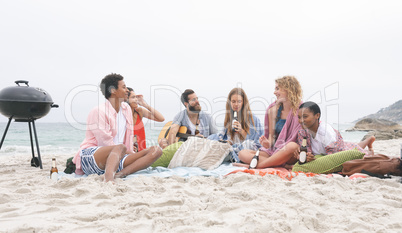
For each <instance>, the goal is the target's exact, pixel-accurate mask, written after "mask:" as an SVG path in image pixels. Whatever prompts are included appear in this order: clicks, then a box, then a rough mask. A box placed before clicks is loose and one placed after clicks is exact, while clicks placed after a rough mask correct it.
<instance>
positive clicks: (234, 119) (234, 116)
mask: <svg viewBox="0 0 402 233" xmlns="http://www.w3.org/2000/svg"><path fill="white" fill-rule="evenodd" d="M235 121H238V120H237V112H233V121H232V130H233V131H237V129H236V128H235V127H234V122H235Z"/></svg>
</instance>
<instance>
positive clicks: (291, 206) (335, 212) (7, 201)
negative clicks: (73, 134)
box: [0, 139, 402, 233]
mask: <svg viewBox="0 0 402 233" xmlns="http://www.w3.org/2000/svg"><path fill="white" fill-rule="evenodd" d="M401 143H402V139H398V140H388V141H377V142H375V144H374V147H375V149H376V152H379V153H384V154H386V155H390V156H399V154H400V144H401ZM51 156H52V155H43V156H42V157H43V165H44V169H43V170H40V169H39V168H33V167H30V166H29V164H30V157H29V155H24V156H22V155H15V156H7V157H5V156H2V157H0V232H72V231H75V232H186V233H187V232H401V231H402V184H401V183H400V182H399V179H397V178H396V177H395V178H394V179H378V178H365V179H355V180H351V179H349V178H345V177H332V178H326V177H305V176H298V177H296V178H294V179H292V180H291V181H287V180H283V179H281V178H279V177H277V176H274V175H268V176H264V177H261V176H255V175H249V174H244V173H240V174H239V173H238V174H233V175H229V176H227V177H224V178H215V177H192V178H183V177H170V178H160V177H135V178H132V179H129V180H118V181H117V182H116V184H114V185H113V184H110V183H103V182H101V180H100V179H99V177H98V176H89V177H87V178H65V177H64V178H62V179H60V180H58V181H57V182H55V181H52V180H50V179H49V171H50V166H51ZM70 156H72V155H60V156H58V168H59V170H60V171H62V170H64V167H65V165H64V163H65V160H66V159H67V158H68V157H70Z"/></svg>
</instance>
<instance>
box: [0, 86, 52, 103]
mask: <svg viewBox="0 0 402 233" xmlns="http://www.w3.org/2000/svg"><path fill="white" fill-rule="evenodd" d="M15 83H16V84H17V85H18V86H14V87H6V88H4V89H3V90H1V91H0V101H11V102H25V103H27V102H30V103H49V104H52V103H53V100H52V97H51V96H50V95H49V94H48V93H47V92H46V91H45V90H43V89H41V88H38V87H30V86H29V85H28V81H25V80H17V81H15ZM21 83H24V84H25V85H26V86H20V84H21Z"/></svg>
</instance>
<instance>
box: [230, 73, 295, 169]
mask: <svg viewBox="0 0 402 233" xmlns="http://www.w3.org/2000/svg"><path fill="white" fill-rule="evenodd" d="M274 95H275V96H276V97H277V99H276V101H275V102H274V103H272V104H271V105H269V106H268V109H267V111H266V114H265V132H264V135H262V136H261V137H260V139H259V141H260V144H261V146H262V147H261V148H260V156H259V162H258V164H257V167H256V168H267V167H278V166H286V165H287V164H288V165H293V164H295V163H296V162H297V156H295V154H296V152H297V150H298V149H299V145H298V144H297V143H296V142H297V133H298V132H299V129H300V124H299V121H298V118H297V110H298V109H299V106H300V104H301V102H302V101H301V96H302V90H301V86H300V83H299V81H298V80H297V79H296V78H295V77H293V76H284V77H282V78H278V79H276V80H275V91H274ZM255 154H256V151H255V150H247V149H245V150H242V151H240V152H239V158H240V160H241V162H243V163H234V164H233V165H234V166H243V167H249V164H250V162H251V160H252V158H253V157H254V155H255Z"/></svg>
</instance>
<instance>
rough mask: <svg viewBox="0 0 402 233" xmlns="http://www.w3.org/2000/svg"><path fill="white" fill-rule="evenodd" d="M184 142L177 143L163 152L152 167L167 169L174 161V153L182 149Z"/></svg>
mask: <svg viewBox="0 0 402 233" xmlns="http://www.w3.org/2000/svg"><path fill="white" fill-rule="evenodd" d="M183 143H184V142H176V143H173V144H171V145H169V146H167V147H166V148H165V149H163V150H162V155H161V157H159V159H158V160H156V161H155V162H154V163H153V164H152V165H151V167H167V166H168V165H169V163H170V160H172V158H173V155H174V153H176V151H177V150H178V149H179V148H180V146H181V144H183Z"/></svg>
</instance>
